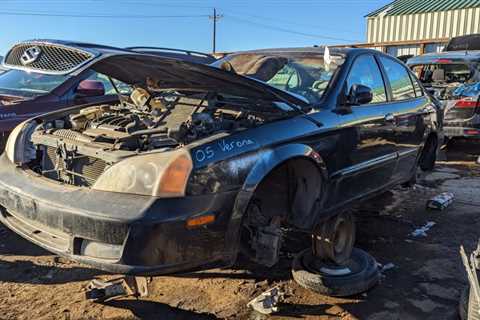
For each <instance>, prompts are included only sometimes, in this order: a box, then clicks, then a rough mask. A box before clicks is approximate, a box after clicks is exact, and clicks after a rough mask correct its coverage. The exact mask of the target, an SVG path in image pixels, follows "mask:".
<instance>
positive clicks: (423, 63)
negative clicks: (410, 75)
mask: <svg viewBox="0 0 480 320" xmlns="http://www.w3.org/2000/svg"><path fill="white" fill-rule="evenodd" d="M408 65H409V66H410V67H411V68H412V69H413V71H414V73H415V74H416V75H417V76H418V78H419V79H420V81H421V82H422V83H423V85H424V86H425V88H426V90H428V91H430V93H432V94H433V96H434V97H436V98H437V99H438V100H439V101H440V103H441V104H443V109H444V113H445V118H444V133H445V136H446V137H449V138H455V137H465V138H480V69H479V66H480V51H465V50H462V51H446V52H441V53H429V54H425V55H421V56H417V57H414V58H412V59H410V60H408Z"/></svg>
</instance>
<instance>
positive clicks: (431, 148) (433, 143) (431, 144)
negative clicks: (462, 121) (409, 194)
mask: <svg viewBox="0 0 480 320" xmlns="http://www.w3.org/2000/svg"><path fill="white" fill-rule="evenodd" d="M437 144H438V142H437V138H436V137H434V136H430V138H429V139H428V140H427V142H426V143H425V147H424V148H423V151H422V155H421V156H420V161H419V166H420V169H422V170H423V171H432V170H433V169H434V168H435V162H436V161H437Z"/></svg>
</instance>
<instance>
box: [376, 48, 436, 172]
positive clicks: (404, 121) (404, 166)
mask: <svg viewBox="0 0 480 320" xmlns="http://www.w3.org/2000/svg"><path fill="white" fill-rule="evenodd" d="M378 59H379V62H380V64H381V66H382V68H383V70H384V74H385V77H386V82H387V84H388V85H387V87H389V88H390V96H391V102H390V106H391V108H393V109H394V110H393V111H392V113H393V114H395V122H396V126H395V127H394V135H393V138H394V139H393V140H394V141H393V142H394V143H395V144H396V147H397V151H398V156H399V160H398V165H397V168H396V169H395V172H394V174H393V177H392V179H393V180H405V179H408V178H410V177H411V174H412V170H413V169H414V168H415V165H416V161H417V156H418V154H419V149H420V147H421V145H422V142H423V139H424V135H425V130H426V126H425V122H424V117H425V116H426V115H427V114H429V112H430V111H432V112H433V108H432V107H431V106H430V100H429V99H428V98H427V97H426V96H425V95H424V94H423V91H422V90H421V88H420V86H418V84H417V85H416V86H414V83H415V82H413V81H416V79H412V75H411V73H410V72H409V71H408V70H407V68H406V67H405V66H404V65H403V64H401V63H400V62H398V61H396V60H394V59H393V58H390V57H387V56H384V55H379V56H378Z"/></svg>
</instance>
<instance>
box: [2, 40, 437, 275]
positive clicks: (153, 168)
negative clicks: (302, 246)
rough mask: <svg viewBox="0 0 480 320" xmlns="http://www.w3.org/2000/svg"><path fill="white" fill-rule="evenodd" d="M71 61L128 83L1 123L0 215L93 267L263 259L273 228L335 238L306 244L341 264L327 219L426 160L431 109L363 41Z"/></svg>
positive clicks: (159, 268) (270, 251)
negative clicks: (188, 56)
mask: <svg viewBox="0 0 480 320" xmlns="http://www.w3.org/2000/svg"><path fill="white" fill-rule="evenodd" d="M81 68H91V69H93V70H96V71H97V72H100V73H102V74H106V75H108V76H110V77H112V78H115V79H118V80H120V81H122V82H124V83H126V84H129V85H133V86H135V90H134V92H133V93H132V95H131V96H130V97H126V96H119V100H118V101H116V102H114V103H109V104H91V105H81V106H75V107H73V108H70V109H66V110H63V111H59V112H54V113H49V114H46V115H42V116H38V117H35V118H33V119H31V120H29V121H26V122H24V123H22V124H21V125H19V126H18V127H16V128H15V130H14V131H13V133H12V134H11V136H10V138H9V140H8V143H7V147H6V151H5V153H4V154H3V155H2V157H1V158H0V208H1V209H2V210H1V215H0V219H1V221H2V222H3V223H4V224H5V225H6V226H7V227H9V228H11V229H12V230H14V231H15V232H16V233H18V234H20V235H22V236H23V237H25V238H27V239H28V240H30V241H32V242H34V243H36V244H38V245H40V246H42V247H44V248H46V249H47V250H49V251H51V252H54V253H56V254H59V255H63V256H67V257H69V258H71V259H73V260H76V261H80V262H83V263H86V264H89V265H93V266H95V267H97V268H100V269H104V270H107V271H111V272H115V273H127V274H135V275H160V274H167V273H173V272H185V271H189V270H193V269H198V268H204V269H205V268H210V267H214V266H228V265H231V264H233V263H234V261H235V259H236V257H237V254H238V252H239V251H240V249H242V252H245V253H246V254H247V255H249V256H250V258H252V259H253V260H255V261H256V262H258V263H261V264H264V265H267V266H272V265H274V264H275V263H276V262H277V260H278V257H279V252H280V248H281V246H282V243H284V242H285V240H284V237H283V236H284V231H285V230H287V229H288V230H300V231H304V232H307V233H312V232H313V230H314V229H316V228H318V226H327V228H326V229H328V228H330V226H331V228H330V229H328V230H330V231H331V232H333V233H334V236H333V238H332V239H334V241H331V242H330V245H326V244H325V243H324V244H323V249H318V248H317V251H320V252H321V253H320V254H321V255H323V256H326V257H329V258H331V259H332V260H333V261H344V260H345V258H348V255H349V254H350V253H351V250H352V244H353V240H354V232H353V230H352V228H351V227H352V223H353V219H342V220H341V221H340V220H332V219H335V217H337V216H339V214H340V213H341V212H342V210H343V209H344V208H346V207H348V206H350V205H351V204H352V203H354V202H355V201H358V200H362V199H366V198H368V197H370V196H372V195H374V194H377V193H379V192H382V191H384V190H385V189H387V188H390V187H392V186H394V185H397V184H402V183H409V182H412V181H414V179H415V177H416V172H417V167H418V166H421V167H422V168H424V169H429V168H432V166H433V164H434V162H435V154H436V153H435V152H436V146H437V141H438V134H439V130H440V128H439V127H438V118H437V117H438V115H437V113H436V109H435V107H434V106H433V104H432V102H431V100H430V98H429V97H428V96H427V95H425V94H424V91H423V89H422V86H421V85H419V84H418V82H417V80H416V79H415V77H414V76H413V74H412V73H411V72H410V71H409V70H408V68H407V67H406V66H405V65H403V64H402V63H401V62H400V61H399V60H396V59H394V58H391V57H389V56H387V55H384V54H382V53H379V52H376V51H372V50H366V49H335V50H324V49H323V48H304V49H275V50H264V51H253V52H244V53H237V54H232V55H229V56H227V57H225V58H224V59H223V60H221V61H218V62H217V63H215V65H212V66H205V65H200V64H194V63H189V62H183V61H179V60H174V59H168V58H162V57H158V56H151V55H145V54H134V53H118V52H112V54H111V55H109V56H105V57H103V58H102V59H100V60H98V61H95V62H94V63H92V64H88V65H86V66H81ZM332 221H337V222H338V223H337V222H336V223H332ZM339 221H340V222H339ZM324 229H325V228H324ZM330 231H329V232H330ZM336 233H338V236H337V235H335V234H336Z"/></svg>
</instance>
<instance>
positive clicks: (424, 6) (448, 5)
mask: <svg viewBox="0 0 480 320" xmlns="http://www.w3.org/2000/svg"><path fill="white" fill-rule="evenodd" d="M478 7H480V0H396V1H393V2H390V3H389V4H387V5H386V6H383V7H381V8H380V9H378V10H375V11H373V12H371V13H369V14H368V15H367V17H377V16H380V15H384V16H398V15H409V14H417V13H425V12H437V11H448V10H458V9H468V8H478Z"/></svg>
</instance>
